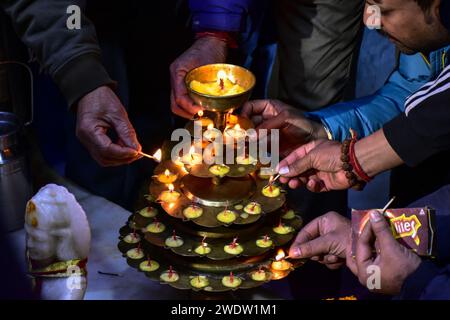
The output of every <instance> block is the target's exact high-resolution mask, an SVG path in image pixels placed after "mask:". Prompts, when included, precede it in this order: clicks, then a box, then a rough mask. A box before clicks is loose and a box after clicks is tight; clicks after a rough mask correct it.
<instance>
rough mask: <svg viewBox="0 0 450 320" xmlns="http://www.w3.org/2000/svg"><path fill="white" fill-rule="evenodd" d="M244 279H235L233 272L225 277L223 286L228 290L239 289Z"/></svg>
mask: <svg viewBox="0 0 450 320" xmlns="http://www.w3.org/2000/svg"><path fill="white" fill-rule="evenodd" d="M241 283H242V279H241V278H239V277H235V276H234V274H233V271H231V272H230V275H229V276H224V277H223V278H222V284H223V285H224V286H225V287H227V288H237V287H239V286H240V285H241Z"/></svg>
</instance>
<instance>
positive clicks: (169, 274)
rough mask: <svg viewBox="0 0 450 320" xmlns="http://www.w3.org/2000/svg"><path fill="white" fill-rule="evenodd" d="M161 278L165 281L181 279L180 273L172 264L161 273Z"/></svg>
mask: <svg viewBox="0 0 450 320" xmlns="http://www.w3.org/2000/svg"><path fill="white" fill-rule="evenodd" d="M159 278H160V279H161V281H164V282H177V281H178V279H180V275H179V274H178V272H176V271H175V270H173V268H172V266H170V267H169V270H166V271H164V272H163V273H161V275H160V276H159Z"/></svg>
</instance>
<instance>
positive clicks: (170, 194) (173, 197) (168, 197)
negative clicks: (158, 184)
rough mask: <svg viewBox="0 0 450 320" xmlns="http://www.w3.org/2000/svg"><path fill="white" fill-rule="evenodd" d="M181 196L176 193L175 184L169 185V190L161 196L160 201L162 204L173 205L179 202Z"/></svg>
mask: <svg viewBox="0 0 450 320" xmlns="http://www.w3.org/2000/svg"><path fill="white" fill-rule="evenodd" d="M180 196H181V194H180V193H179V192H177V191H175V187H174V185H173V184H169V190H166V191H163V192H162V193H161V195H160V196H159V200H161V201H162V202H167V203H173V202H176V201H177V200H178V198H179V197H180Z"/></svg>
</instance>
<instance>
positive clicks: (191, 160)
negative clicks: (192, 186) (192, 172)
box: [181, 146, 203, 166]
mask: <svg viewBox="0 0 450 320" xmlns="http://www.w3.org/2000/svg"><path fill="white" fill-rule="evenodd" d="M181 162H183V163H184V164H187V165H191V166H193V165H197V164H201V163H202V162H203V156H202V155H201V154H200V153H196V152H195V146H191V148H190V149H189V152H188V154H185V155H184V156H183V157H182V158H181Z"/></svg>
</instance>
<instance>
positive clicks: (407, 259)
mask: <svg viewBox="0 0 450 320" xmlns="http://www.w3.org/2000/svg"><path fill="white" fill-rule="evenodd" d="M369 214H370V222H368V223H367V225H366V227H365V228H364V230H363V232H362V233H361V235H360V237H359V239H358V241H357V243H356V252H355V258H353V257H351V250H347V266H348V267H349V269H350V270H351V271H352V272H353V273H354V274H355V275H356V276H357V277H358V279H359V282H361V284H362V285H365V286H367V287H368V288H369V289H370V290H371V291H374V292H378V293H383V294H390V295H396V294H398V293H400V291H401V288H402V285H403V282H404V281H405V280H406V278H407V277H408V276H409V275H410V274H412V273H413V272H414V271H415V270H416V269H417V268H418V267H419V265H420V263H421V259H420V258H419V257H418V256H417V255H416V254H415V253H414V252H412V251H411V250H409V249H407V248H406V247H404V246H402V245H401V244H400V243H398V242H397V241H396V240H395V238H394V236H393V235H392V231H391V228H390V226H389V223H388V222H387V221H386V219H385V218H384V217H383V215H382V214H381V213H380V212H378V211H375V210H374V211H371V212H370V213H369ZM375 241H376V242H375ZM375 249H377V250H375ZM373 266H375V267H378V268H379V270H380V273H379V275H380V279H379V280H380V281H379V285H380V286H379V287H378V288H376V286H374V283H369V282H370V281H371V279H370V278H369V277H371V274H372V273H373V272H370V269H369V268H370V267H372V268H373Z"/></svg>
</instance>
